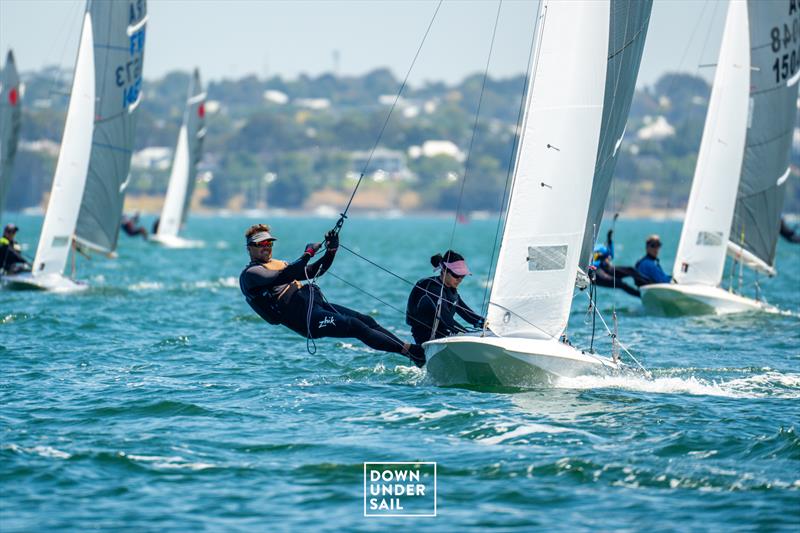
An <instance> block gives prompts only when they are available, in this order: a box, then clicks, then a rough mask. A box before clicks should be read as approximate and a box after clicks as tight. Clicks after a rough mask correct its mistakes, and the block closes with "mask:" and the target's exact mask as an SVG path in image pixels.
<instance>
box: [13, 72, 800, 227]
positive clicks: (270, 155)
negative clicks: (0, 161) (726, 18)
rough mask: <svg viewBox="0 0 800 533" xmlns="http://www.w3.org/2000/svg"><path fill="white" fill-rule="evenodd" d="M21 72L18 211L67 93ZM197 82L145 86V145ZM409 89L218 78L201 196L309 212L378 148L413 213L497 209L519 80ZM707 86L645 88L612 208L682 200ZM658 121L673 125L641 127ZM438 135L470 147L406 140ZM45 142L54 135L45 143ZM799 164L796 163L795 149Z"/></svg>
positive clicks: (169, 130) (135, 189)
mask: <svg viewBox="0 0 800 533" xmlns="http://www.w3.org/2000/svg"><path fill="white" fill-rule="evenodd" d="M23 81H24V83H25V101H24V108H23V123H22V133H21V135H22V141H23V142H24V143H26V146H27V147H26V148H23V149H21V150H20V151H19V153H18V156H17V164H16V170H15V178H14V182H13V183H12V188H11V191H10V194H9V198H8V203H9V205H8V207H9V208H11V209H14V208H23V207H27V206H32V205H38V204H39V203H40V202H41V200H42V198H43V195H45V194H46V192H47V191H48V190H49V186H50V182H51V179H52V172H53V167H54V164H55V156H56V152H55V150H56V149H57V146H56V145H54V143H58V142H59V141H60V137H61V129H62V128H63V122H64V113H65V110H66V105H67V102H68V94H67V93H68V88H69V80H68V79H67V78H66V77H65V75H64V73H63V72H62V71H59V70H57V69H54V68H50V69H44V70H42V71H38V72H29V73H25V74H24V75H23ZM188 82H189V73H188V72H172V73H170V74H167V75H166V76H164V77H163V78H161V79H157V80H148V81H147V84H146V87H145V98H144V101H143V104H142V109H141V114H140V118H139V123H138V127H137V136H136V150H141V149H144V148H147V147H170V148H171V147H174V144H175V139H176V137H177V133H178V129H179V127H180V122H181V117H182V114H183V104H184V99H185V95H186V87H187V85H188ZM400 85H401V83H400V81H399V80H398V79H397V78H396V77H395V76H394V75H393V74H392V73H391V72H390V71H389V70H388V69H377V70H374V71H372V72H369V73H367V74H365V75H363V76H334V75H332V74H323V75H320V76H316V77H311V76H300V77H298V78H297V79H293V80H286V79H283V78H281V77H278V76H276V77H272V78H269V79H260V78H258V77H256V76H248V77H244V78H241V79H238V80H221V81H212V82H211V83H209V84H208V87H207V89H208V100H209V104H208V115H207V127H208V133H207V135H206V144H205V155H204V158H203V163H202V167H203V169H204V170H207V171H208V172H210V173H211V174H212V175H213V179H212V180H211V181H210V183H208V185H207V187H208V189H207V196H206V197H205V200H204V202H205V204H206V205H208V206H210V207H225V206H229V205H231V202H232V201H233V200H234V199H237V198H238V199H239V200H240V202H239V204H238V205H240V206H243V207H256V206H258V202H259V201H261V200H262V199H264V198H269V204H270V205H271V206H277V207H285V208H300V207H303V206H305V207H309V205H308V201H309V199H310V197H311V196H312V194H313V193H314V192H315V191H319V190H323V189H325V190H332V191H340V192H343V193H349V192H350V190H351V188H352V186H353V185H354V179H353V175H354V173H355V175H356V176H357V175H358V174H359V172H360V170H361V169H360V168H359V167H358V166H357V165H356V164H355V163H354V158H353V154H354V153H358V152H360V153H362V154H363V153H369V152H370V150H372V148H373V147H374V146H375V145H376V143H377V144H378V145H379V146H380V148H381V149H382V150H391V151H392V153H394V154H397V155H398V156H399V158H400V159H401V160H402V164H403V165H404V166H405V167H406V169H407V173H406V174H404V176H403V177H402V179H395V180H390V182H388V183H382V184H381V185H380V186H381V187H383V189H390V190H392V191H393V193H397V192H404V191H412V192H413V193H415V194H416V195H417V196H418V199H419V201H418V203H417V204H416V205H417V207H418V208H420V209H444V210H452V209H455V208H456V206H458V205H460V206H461V209H463V210H465V211H469V210H489V211H497V210H499V209H501V208H502V202H503V198H504V190H505V188H506V185H507V183H508V177H509V174H510V168H511V166H512V165H513V160H514V147H515V139H516V132H517V123H518V120H519V117H520V113H521V109H520V106H521V100H522V95H523V90H524V86H525V80H524V77H523V76H522V75H520V76H515V77H510V78H504V79H494V78H488V79H487V80H486V83H485V84H484V80H483V78H482V76H481V75H477V74H476V75H472V76H468V77H466V78H465V79H464V80H462V81H461V82H460V83H458V84H453V85H448V84H445V83H428V84H426V85H423V86H420V87H407V88H406V90H405V91H404V92H403V94H402V95H401V97H400V99H399V101H398V102H397V105H396V106H395V107H394V110H393V112H392V113H391V115H389V111H390V109H391V108H392V103H393V102H394V100H395V97H396V95H397V91H398V89H399V87H400ZM709 92H710V88H709V85H708V83H707V82H706V81H705V80H703V79H702V78H699V77H695V76H692V75H688V74H665V75H664V76H662V77H661V78H660V79H659V80H658V82H657V83H656V84H655V85H654V86H652V87H645V88H642V89H639V90H637V92H636V94H635V96H634V101H633V105H632V106H631V113H630V118H629V121H628V125H627V129H626V137H625V139H624V141H623V144H622V151H621V154H620V157H619V160H618V164H617V169H616V174H615V180H616V183H615V194H614V196H613V198H611V199H610V202H611V203H613V204H614V205H609V209H610V210H623V209H628V208H632V207H654V208H680V207H683V206H684V205H685V203H686V199H687V197H688V192H689V187H690V185H691V179H692V175H693V172H694V165H695V161H696V156H697V150H698V147H699V143H700V137H701V134H702V130H703V122H704V120H705V112H706V107H707V104H708V96H709ZM478 108H480V114H479V115H477V116H476V112H477V110H478ZM387 117H388V120H387ZM657 121H662V122H660V125H661V126H664V125H665V124H666V128H667V130H668V131H662V132H661V133H657V134H656V135H649V136H648V135H640V134H639V132H640V131H641V130H642V128H645V127H646V126H648V125H652V124H654V122H657ZM669 128H672V130H669ZM662 129H663V128H662ZM381 132H382V134H381ZM379 134H380V135H381V137H380V139H378V136H379ZM441 140H445V141H450V142H452V143H453V144H454V145H455V146H457V147H458V149H459V150H460V151H461V154H459V156H455V157H454V156H453V155H452V154H445V153H442V154H434V155H431V156H425V155H420V156H418V157H412V156H411V155H410V153H409V149H410V148H411V147H414V146H422V145H423V144H424V143H425V142H426V141H441ZM36 141H49V142H50V144H49V145H48V146H49V148H48V147H47V146H46V147H43V146H42V143H41V142H36ZM53 146H56V147H55V148H53ZM793 162H794V164H795V168H796V167H797V165H798V155H797V154H796V153H795V154H793ZM795 172H796V171H795ZM168 175H169V169H168V168H146V169H143V168H135V169H134V171H133V179H132V182H131V186H130V187H129V189H128V194H129V195H139V194H146V195H153V196H157V195H163V193H164V191H165V190H166V182H167V178H168ZM371 179H372V178H371V176H368V177H367V182H370V180H371ZM796 181H797V180H790V182H789V190H788V194H787V202H786V208H787V210H789V211H795V212H797V211H800V187H798V186H797V185H796ZM367 186H368V187H369V186H370V184H369V183H367Z"/></svg>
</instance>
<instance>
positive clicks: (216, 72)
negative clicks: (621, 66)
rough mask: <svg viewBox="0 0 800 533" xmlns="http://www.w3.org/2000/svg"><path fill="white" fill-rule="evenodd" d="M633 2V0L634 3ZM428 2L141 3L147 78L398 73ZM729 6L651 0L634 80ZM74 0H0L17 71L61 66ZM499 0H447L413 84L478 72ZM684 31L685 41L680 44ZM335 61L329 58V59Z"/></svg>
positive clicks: (496, 56) (695, 52) (516, 4)
mask: <svg viewBox="0 0 800 533" xmlns="http://www.w3.org/2000/svg"><path fill="white" fill-rule="evenodd" d="M633 1H636V0H633ZM437 3H438V0H403V1H400V0H372V1H367V0H363V1H344V0H341V1H333V0H331V1H321V0H306V1H302V0H300V1H284V0H271V1H267V0H227V1H222V0H149V1H148V10H149V21H148V24H147V47H146V50H145V68H144V72H145V77H146V78H154V77H160V76H162V75H163V74H164V73H166V72H169V71H171V70H176V69H183V70H188V69H190V68H191V67H193V66H198V67H200V69H201V72H202V73H203V75H204V78H205V79H206V80H208V79H212V80H218V79H221V78H225V77H228V78H238V77H241V76H243V75H245V74H257V75H258V76H260V77H263V76H265V75H275V74H279V75H281V76H283V77H291V78H293V77H296V76H297V75H298V74H301V73H307V74H311V75H316V74H320V73H322V72H331V71H334V70H337V71H338V72H339V73H341V74H363V73H365V72H367V71H369V70H372V69H374V68H377V67H384V66H386V67H389V68H390V69H391V70H392V71H393V72H394V73H395V75H397V76H399V77H402V76H403V75H405V72H406V70H407V69H408V67H409V65H410V64H411V61H412V59H413V57H414V54H415V53H416V50H417V47H418V46H419V43H420V42H421V40H422V36H423V35H424V33H425V29H426V28H427V26H428V23H429V22H430V19H431V17H432V16H433V13H434V11H435V9H436V6H437ZM726 5H727V2H724V1H719V0H655V4H654V7H653V13H652V17H651V22H650V31H649V34H648V37H647V44H646V47H645V52H644V58H643V60H642V66H641V72H640V75H639V85H650V84H652V83H653V82H654V81H655V80H656V79H657V78H658V77H659V76H660V75H661V74H662V73H664V72H666V71H675V70H682V71H689V72H693V73H697V72H699V73H700V74H702V75H705V76H707V77H708V76H711V75H713V69H700V70H699V71H698V69H697V65H698V64H700V63H713V62H715V61H716V54H717V51H718V50H719V43H720V38H721V31H722V26H723V23H724V17H725V11H726ZM83 6H84V2H83V0H0V50H2V51H3V56H5V50H6V49H8V48H13V49H14V53H15V55H16V58H17V66H18V68H19V69H20V70H22V71H23V72H24V71H25V70H31V69H38V68H40V67H42V66H44V65H52V64H58V65H62V66H65V67H69V68H71V67H72V65H73V63H74V61H75V52H76V47H77V42H78V33H79V31H80V24H81V15H82V11H83ZM497 6H498V1H497V0H491V1H490V0H445V2H444V3H443V4H442V7H441V9H440V10H439V13H438V15H437V17H436V20H435V22H434V24H433V27H432V29H431V32H430V35H429V37H428V39H427V41H426V42H425V45H424V47H423V49H422V51H421V53H420V56H419V59H418V60H417V63H416V65H415V67H414V70H413V72H412V76H411V82H412V83H414V84H418V83H420V82H421V81H423V80H444V81H447V82H454V81H458V80H460V79H462V78H463V77H464V75H465V74H468V73H474V72H478V71H480V72H482V71H483V69H484V67H485V64H486V58H487V54H488V50H489V44H490V43H491V35H492V29H493V26H494V21H495V16H496V13H497ZM537 7H538V2H536V1H533V0H505V1H504V2H503V4H502V8H501V11H500V19H499V23H498V28H497V37H496V39H495V45H494V52H493V55H492V61H491V64H490V67H489V70H490V73H491V74H492V75H493V76H507V75H510V74H516V73H520V72H523V71H524V70H525V66H526V60H527V54H528V46H529V43H530V39H531V33H532V31H533V25H534V20H535V14H536V11H537ZM690 38H692V39H691V42H690ZM337 57H338V60H337Z"/></svg>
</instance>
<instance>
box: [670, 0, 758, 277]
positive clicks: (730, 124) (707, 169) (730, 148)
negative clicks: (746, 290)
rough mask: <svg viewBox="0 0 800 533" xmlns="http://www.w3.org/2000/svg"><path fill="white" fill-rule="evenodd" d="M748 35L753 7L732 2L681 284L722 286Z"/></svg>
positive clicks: (686, 225)
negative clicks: (749, 18) (749, 11)
mask: <svg viewBox="0 0 800 533" xmlns="http://www.w3.org/2000/svg"><path fill="white" fill-rule="evenodd" d="M747 35H749V33H748V20H747V4H745V3H744V2H740V1H731V2H730V3H729V4H728V14H727V17H726V20H725V29H724V33H723V35H722V46H721V47H720V51H719V60H718V61H717V71H716V73H715V75H714V84H713V86H712V89H711V98H710V100H709V104H708V114H707V115H706V122H705V126H704V128H703V140H702V142H701V144H700V152H699V153H698V156H697V166H696V167H695V172H694V179H693V181H692V190H691V193H690V195H689V204H688V206H687V208H686V218H685V220H684V222H683V229H682V230H681V239H680V242H679V244H678V252H677V255H676V258H675V265H674V267H673V270H672V276H673V279H675V280H676V281H677V282H678V283H686V284H699V285H707V286H712V287H715V286H717V285H719V284H720V282H721V281H722V271H723V267H724V266H725V253H726V244H727V242H728V235H729V233H730V227H731V220H732V218H733V209H734V205H735V202H736V190H737V188H738V186H739V174H740V172H741V169H742V158H743V152H744V143H745V132H746V130H747V120H748V116H749V112H750V102H749V93H750V91H749V83H750V70H751V69H750V42H749V41H750V40H749V38H746V37H745V36H747Z"/></svg>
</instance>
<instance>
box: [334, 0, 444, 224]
mask: <svg viewBox="0 0 800 533" xmlns="http://www.w3.org/2000/svg"><path fill="white" fill-rule="evenodd" d="M443 1H444V0H439V3H438V4H437V5H436V10H435V11H434V12H433V16H432V17H431V20H430V22H429V23H428V28H427V29H426V30H425V35H423V36H422V41H421V42H420V43H419V47H417V53H416V54H414V59H413V60H412V61H411V65H410V66H409V67H408V71H407V72H406V76H405V78H403V83H402V84H401V85H400V89H399V90H398V91H397V94H396V95H395V97H394V102H392V106H391V107H390V108H389V113H388V114H387V115H386V120H384V122H383V126H382V127H381V130H380V132H379V133H378V138H377V139H375V144H374V145H373V146H372V150H370V152H369V156H368V157H367V161H366V162H365V163H364V167H363V168H362V170H361V175H360V176H359V178H358V181H357V182H356V186H355V188H354V189H353V193H352V194H351V195H350V199H349V200H348V201H347V206H345V208H344V211H342V214H341V218H339V222H337V223H336V231H337V233H338V230H339V229H341V227H342V224H343V223H344V219H345V218H347V211H348V210H349V209H350V204H352V203H353V198H355V197H356V192H357V191H358V187H359V186H360V185H361V181H362V180H363V179H364V175H365V174H366V173H367V169H368V168H369V164H370V163H371V162H372V157H373V156H374V155H375V150H377V149H378V144H380V142H381V138H383V134H384V132H385V131H386V126H388V124H389V119H391V118H392V113H393V112H394V108H395V107H396V106H397V102H398V101H399V100H400V96H401V95H402V94H403V89H405V87H406V84H407V83H408V78H409V76H411V71H412V70H413V69H414V65H415V64H416V62H417V58H419V54H420V52H421V51H422V47H423V45H424V44H425V41H426V39H427V38H428V34H429V33H430V31H431V28H432V27H433V22H434V21H435V20H436V15H437V14H438V13H439V9H440V8H441V7H442V2H443Z"/></svg>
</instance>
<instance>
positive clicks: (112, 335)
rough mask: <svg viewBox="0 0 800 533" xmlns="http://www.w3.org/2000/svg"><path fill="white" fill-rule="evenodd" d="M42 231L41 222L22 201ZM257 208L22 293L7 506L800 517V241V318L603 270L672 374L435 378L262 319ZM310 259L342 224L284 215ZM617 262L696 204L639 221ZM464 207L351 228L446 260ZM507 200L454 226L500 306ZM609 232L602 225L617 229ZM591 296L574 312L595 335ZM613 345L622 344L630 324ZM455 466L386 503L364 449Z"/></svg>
mask: <svg viewBox="0 0 800 533" xmlns="http://www.w3.org/2000/svg"><path fill="white" fill-rule="evenodd" d="M12 218H13V221H15V222H17V223H18V224H19V225H20V226H21V227H22V231H21V232H20V234H19V237H20V240H22V241H25V242H27V243H28V244H29V247H28V253H29V254H31V255H32V254H33V252H34V251H35V240H36V235H38V228H39V225H40V224H41V219H40V218H37V217H23V216H17V217H16V218H14V217H13V216H12ZM253 222H255V220H250V219H245V218H202V217H194V218H192V219H191V220H190V222H189V224H188V227H187V230H186V232H185V235H186V236H187V237H188V238H191V239H197V240H201V241H203V242H204V244H205V245H204V246H203V247H202V248H197V249H185V250H166V249H162V248H159V247H156V246H153V245H150V244H148V243H145V242H143V241H141V240H135V239H130V238H128V237H126V236H124V235H123V236H121V237H120V239H121V241H120V247H119V258H117V259H115V260H108V259H103V258H95V259H93V260H92V261H85V260H79V261H78V272H79V277H81V278H83V279H87V280H88V281H89V282H90V283H91V285H92V288H91V289H90V290H89V291H87V292H85V293H82V294H73V295H54V294H45V293H30V292H28V293H25V292H2V293H0V370H1V372H0V375H1V376H2V377H1V378H0V528H1V529H2V531H3V532H11V531H63V530H72V531H74V530H82V529H100V530H112V529H122V528H130V529H131V530H137V531H142V530H151V531H152V530H163V531H187V530H193V531H195V530H206V531H223V530H224V531H282V530H283V531H290V530H291V531H304V530H321V531H341V530H365V531H377V530H384V529H388V528H404V527H412V528H414V529H420V530H429V531H434V530H436V531H445V530H458V531H464V530H484V529H487V528H500V529H502V530H512V529H518V530H524V531H531V530H539V529H542V530H564V529H569V530H579V531H580V530H584V531H586V530H598V529H599V530H645V529H647V530H653V531H665V530H679V531H698V530H700V531H702V530H725V531H748V530H764V531H779V530H784V531H789V530H794V531H797V530H798V528H799V527H800V525H799V524H800V318H798V316H799V312H800V246H794V248H792V247H791V245H789V244H787V243H784V242H781V243H780V245H779V249H778V256H779V259H778V270H779V271H780V275H779V276H778V277H777V278H775V279H773V280H768V281H765V282H763V283H762V288H763V292H764V294H765V296H766V297H767V299H768V300H770V302H771V303H774V304H776V305H778V306H779V307H781V308H782V309H784V310H787V311H789V312H790V313H789V314H786V315H765V314H750V315H739V316H729V317H699V318H698V317H694V318H691V317H687V318H677V319H676V318H658V317H648V316H646V315H644V314H643V312H642V311H641V310H640V307H639V304H638V302H637V301H636V300H635V299H633V298H631V297H629V296H627V295H625V294H623V293H622V292H621V291H617V292H616V293H614V292H612V291H610V290H602V289H601V291H600V307H601V308H602V309H603V310H604V312H605V314H606V315H607V316H610V314H611V310H612V308H613V307H616V309H617V312H618V315H619V327H620V335H621V338H622V340H623V342H625V343H626V344H627V345H628V346H629V347H630V349H631V351H632V352H633V353H634V354H636V355H637V356H638V357H639V358H640V359H641V361H642V362H643V363H644V364H645V365H646V366H647V367H648V368H649V369H650V370H651V371H652V373H653V379H652V380H647V379H645V378H643V377H611V378H585V379H576V380H569V381H561V382H556V383H554V384H553V385H552V386H547V387H539V388H532V389H527V390H475V389H466V388H442V387H437V386H436V385H434V384H433V383H431V381H430V380H429V379H428V378H427V377H426V375H425V372H424V371H421V370H418V369H416V368H415V367H413V366H411V365H410V364H409V363H408V362H407V361H406V360H405V359H404V358H402V357H400V356H396V355H385V354H381V353H376V352H373V351H371V350H369V349H366V348H364V347H362V346H361V345H359V344H358V343H356V342H341V341H336V340H320V341H317V352H316V354H315V355H309V354H308V353H307V351H306V344H305V341H304V340H303V339H302V338H299V337H297V336H295V335H294V334H293V333H291V332H290V331H288V330H286V329H283V328H281V327H277V326H270V325H268V324H266V323H265V322H263V321H262V320H261V319H259V318H258V317H257V316H255V314H254V313H253V312H252V311H251V310H250V309H249V307H248V306H247V305H246V303H245V302H244V300H243V298H242V296H241V294H240V292H239V289H238V286H237V278H238V274H239V272H240V270H241V268H242V267H243V266H244V265H245V263H246V261H247V260H246V257H245V249H244V246H243V238H242V234H243V232H244V230H245V229H246V228H247V226H248V225H249V224H251V223H253ZM268 222H270V223H271V224H272V225H273V229H274V231H275V233H276V234H277V236H278V237H279V238H280V240H279V241H278V243H277V245H276V248H275V255H276V256H277V257H284V258H287V259H293V258H294V257H296V256H298V255H299V253H300V252H301V250H302V247H303V245H304V243H306V242H307V241H309V240H318V239H320V238H321V236H322V234H323V233H324V232H325V231H326V230H327V229H328V228H329V227H330V226H331V225H332V222H333V221H332V220H328V219H311V218H276V219H272V220H268ZM617 226H618V227H617V256H618V257H617V263H618V264H625V263H627V264H630V263H633V262H634V261H635V259H636V258H638V256H639V255H640V254H641V252H642V247H643V245H642V241H643V240H644V238H645V236H646V235H647V234H649V233H651V232H655V231H657V232H659V233H661V235H662V240H663V241H664V243H665V246H664V248H663V251H662V253H663V256H664V257H663V260H664V265H665V268H666V269H667V270H669V268H671V264H672V257H673V255H674V248H675V244H676V243H677V240H678V236H679V232H680V223H677V222H652V221H645V220H639V221H633V220H621V221H620V222H619V223H618V224H617ZM451 228H452V219H449V218H441V219H436V218H400V219H376V218H372V219H370V218H366V217H364V216H353V217H352V219H351V220H350V221H348V222H347V224H346V225H345V229H344V231H343V232H342V240H343V243H344V244H346V245H348V246H349V247H351V248H353V249H356V250H358V251H359V252H360V253H363V254H364V255H366V256H368V257H370V258H371V259H373V260H375V261H377V262H378V263H380V264H383V265H386V266H388V267H390V268H391V269H392V270H394V271H396V272H397V273H398V274H400V275H401V276H403V277H405V278H407V279H410V280H416V279H418V278H421V277H424V276H428V275H430V274H431V268H430V264H429V262H428V258H429V257H430V256H431V255H432V254H433V253H435V252H437V251H443V249H445V248H446V247H447V246H448V244H449V242H450V234H451ZM495 228H496V226H495V221H493V220H485V221H480V220H479V221H473V222H470V223H468V224H463V225H459V226H458V227H457V228H456V232H455V240H454V248H456V249H457V250H459V251H460V252H462V253H464V254H465V255H466V256H467V258H468V261H469V263H470V266H471V268H472V270H473V271H474V272H475V273H476V275H475V276H472V277H470V278H467V279H466V280H465V282H464V283H463V284H462V287H461V289H460V291H461V293H462V295H463V296H464V297H465V299H466V300H467V301H468V302H469V303H470V304H472V305H473V306H474V307H480V306H481V302H482V301H483V298H484V290H485V276H486V271H487V269H488V265H489V258H490V255H491V254H490V252H491V247H492V242H493V240H494V232H495ZM601 234H603V233H601ZM332 273H334V274H336V275H338V276H340V277H342V278H343V279H346V280H349V281H351V282H353V283H356V284H357V285H358V286H360V287H362V288H363V289H364V290H366V291H367V292H369V293H372V294H374V295H376V296H378V297H380V298H381V299H382V300H384V301H385V302H387V303H389V304H392V305H394V306H396V307H397V308H400V309H402V308H403V307H404V306H405V300H406V297H407V294H408V290H409V287H408V286H407V285H405V284H404V283H403V282H402V281H400V280H398V279H397V278H393V277H391V276H389V275H387V274H385V273H383V272H381V271H380V270H378V269H376V268H374V267H371V266H369V265H368V264H366V263H364V262H363V261H361V260H360V259H358V258H356V257H354V256H352V255H350V254H348V253H347V252H345V251H342V252H340V254H339V257H338V258H337V260H336V262H335V263H334V267H333V269H332ZM320 284H321V286H322V288H323V290H324V291H325V293H326V295H327V297H328V299H329V300H331V301H333V302H338V303H342V304H345V305H348V306H351V307H354V308H356V309H359V310H362V311H365V312H369V313H371V314H372V315H373V316H374V317H375V318H376V319H377V320H378V321H379V322H381V323H382V324H384V325H386V326H387V327H389V328H390V329H392V330H394V331H396V332H397V333H398V334H399V335H400V336H402V337H404V338H408V337H409V334H408V331H407V326H405V324H404V322H403V316H402V315H401V314H399V313H398V312H397V311H395V310H393V309H391V308H389V307H387V306H385V305H384V304H382V303H380V302H378V301H377V300H375V299H373V298H372V297H371V296H369V295H367V294H364V293H362V292H359V291H358V290H356V289H354V288H352V287H350V286H348V285H346V284H345V283H343V282H342V281H339V280H337V279H335V278H333V277H332V276H324V277H323V278H321V279H320ZM585 311H586V299H585V297H584V296H583V295H579V296H578V297H576V299H575V305H574V307H573V316H572V320H571V326H570V332H571V336H572V339H573V341H574V342H577V343H588V338H589V337H588V336H589V330H588V329H587V327H586V325H585V323H584V318H585ZM596 345H597V347H598V348H599V350H600V351H601V352H605V353H606V354H608V353H609V351H610V342H609V341H608V337H606V336H605V335H601V334H600V333H598V337H597V341H596ZM367 461H435V462H437V468H438V470H437V472H438V479H437V489H438V495H437V497H438V500H437V506H438V509H437V511H438V516H437V517H435V518H380V519H376V518H365V517H364V516H363V505H364V501H363V463H364V462H367Z"/></svg>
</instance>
